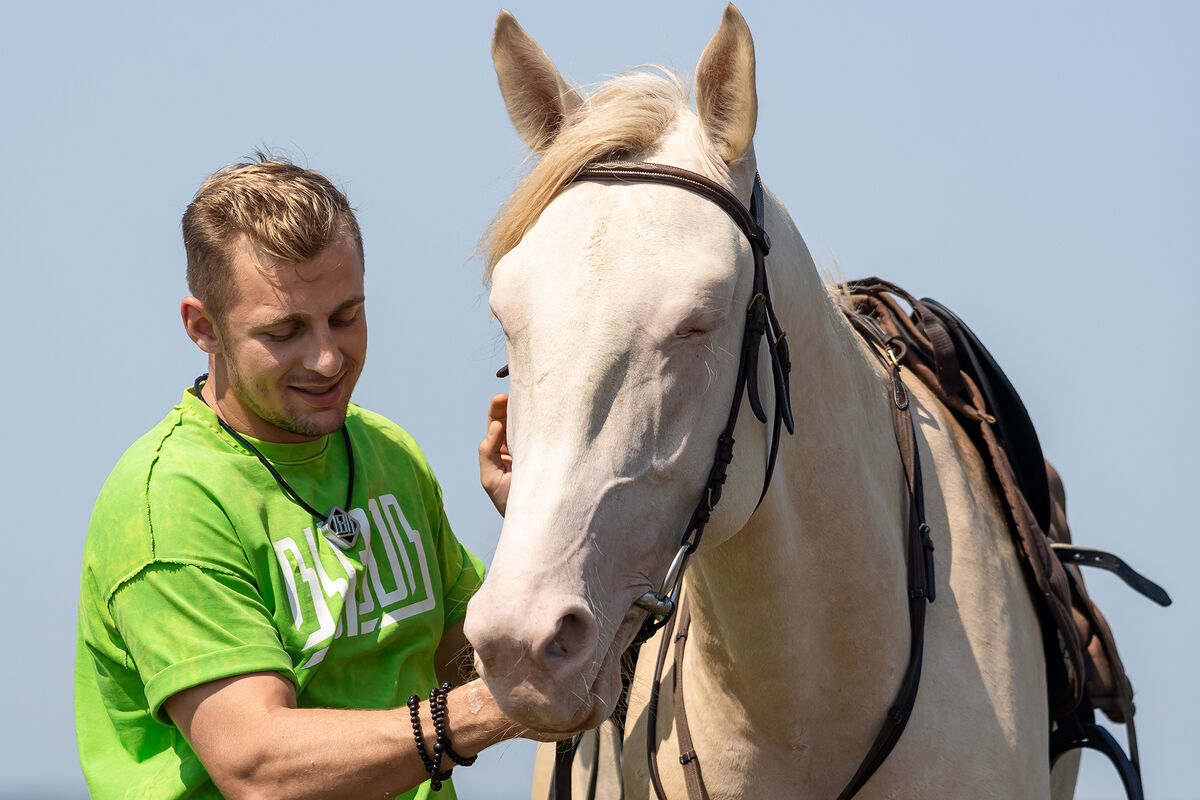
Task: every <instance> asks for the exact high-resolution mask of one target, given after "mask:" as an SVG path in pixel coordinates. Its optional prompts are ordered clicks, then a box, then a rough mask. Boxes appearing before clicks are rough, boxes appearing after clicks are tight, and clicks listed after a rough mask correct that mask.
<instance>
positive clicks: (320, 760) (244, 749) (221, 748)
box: [171, 676, 520, 799]
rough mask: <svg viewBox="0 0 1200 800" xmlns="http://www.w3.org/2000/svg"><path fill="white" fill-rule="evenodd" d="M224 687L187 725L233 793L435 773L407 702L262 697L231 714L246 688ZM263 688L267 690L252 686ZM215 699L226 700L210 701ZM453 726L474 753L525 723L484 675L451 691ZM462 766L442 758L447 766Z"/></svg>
mask: <svg viewBox="0 0 1200 800" xmlns="http://www.w3.org/2000/svg"><path fill="white" fill-rule="evenodd" d="M257 677H259V676H243V677H242V678H240V679H237V680H246V679H253V678H257ZM276 677H277V676H276ZM280 680H282V679H280ZM285 683H286V681H285ZM234 688H235V691H236V689H237V687H234ZM241 688H242V689H246V688H253V687H246V686H243V687H241ZM288 688H289V689H290V684H288ZM220 694H221V693H220V692H218V693H217V694H214V695H212V696H211V697H210V698H207V699H206V700H205V703H204V704H201V705H199V706H197V707H196V709H195V713H194V714H193V715H191V718H190V724H189V725H188V726H187V727H186V728H185V727H184V725H183V724H181V725H180V727H181V728H183V729H184V733H185V735H187V737H188V739H189V741H190V742H191V743H192V746H193V747H194V748H195V750H196V752H197V753H198V754H199V755H200V758H201V761H203V763H204V765H205V768H206V769H208V772H209V774H210V775H211V776H212V778H213V781H214V782H215V783H216V784H217V787H218V788H219V789H220V790H221V791H222V793H223V794H225V796H226V797H229V798H231V799H232V798H273V797H282V798H296V799H299V798H342V797H345V798H361V797H377V798H389V797H395V796H396V795H399V794H402V793H404V792H406V791H408V790H409V789H411V788H413V787H414V786H416V785H418V784H420V783H421V782H422V781H424V780H426V779H427V778H428V777H429V774H428V772H427V771H426V769H425V765H424V763H423V762H422V760H421V757H420V755H419V754H418V752H417V748H416V741H415V737H414V735H413V728H412V722H411V719H410V714H409V710H408V708H407V707H403V706H402V707H400V708H396V709H388V710H382V711H374V710H371V711H366V710H352V709H310V708H296V707H295V706H294V701H293V702H292V704H291V705H288V704H277V703H274V702H271V700H268V701H267V703H266V704H265V705H262V706H260V707H255V701H254V700H253V699H251V701H250V705H249V707H247V706H245V705H243V706H242V708H241V712H240V713H235V714H232V715H231V714H229V713H228V704H229V703H230V702H238V701H239V698H238V697H237V696H236V695H235V696H226V697H224V698H221V697H220V696H219V695H220ZM255 696H259V697H261V695H250V697H251V698H253V697H255ZM210 699H212V700H217V705H216V706H214V707H209V708H207V709H206V708H205V707H204V706H205V705H206V704H207V702H208V700H210ZM171 711H172V716H175V710H174V709H171ZM420 719H421V731H422V733H423V735H424V745H425V752H426V753H428V754H429V755H430V757H433V755H434V743H435V741H436V733H435V731H434V725H433V721H432V718H431V716H430V711H429V703H428V701H425V702H422V704H421V707H420ZM446 728H447V732H448V736H449V738H450V741H451V743H452V745H453V747H454V750H455V752H457V753H458V754H459V755H461V756H463V757H464V758H469V757H471V756H473V755H475V754H477V753H479V752H480V751H481V750H483V749H484V748H486V747H489V746H490V745H493V744H496V743H498V742H500V741H503V740H505V739H509V738H514V737H515V736H517V735H519V733H520V731H519V730H518V729H517V728H515V726H513V725H512V723H511V722H510V721H509V720H508V719H507V718H506V717H505V716H504V715H503V713H501V711H500V709H499V708H498V707H497V706H496V703H495V701H494V700H493V699H492V696H491V693H490V692H488V690H487V687H486V686H485V685H484V684H483V682H482V681H474V682H472V683H470V684H467V685H466V686H461V687H458V688H456V689H453V690H451V691H450V693H449V694H448V695H447V697H446ZM453 766H454V764H453V762H451V761H450V759H449V758H448V757H443V758H442V763H441V765H440V769H442V770H446V769H450V768H451V767H453Z"/></svg>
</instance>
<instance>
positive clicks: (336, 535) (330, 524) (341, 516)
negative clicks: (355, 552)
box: [317, 506, 360, 550]
mask: <svg viewBox="0 0 1200 800" xmlns="http://www.w3.org/2000/svg"><path fill="white" fill-rule="evenodd" d="M317 530H319V531H320V532H321V533H323V534H325V537H326V538H327V539H329V541H330V542H332V543H333V544H334V545H335V546H336V547H338V548H340V549H342V550H349V549H350V548H351V547H354V545H355V544H356V543H357V542H358V534H359V530H360V529H359V525H358V520H356V519H355V518H354V517H352V516H350V514H349V513H348V512H347V511H344V510H343V509H341V508H339V507H338V506H334V507H333V508H331V509H329V516H327V517H325V521H324V522H322V523H321V524H320V525H319V526H318V527H317Z"/></svg>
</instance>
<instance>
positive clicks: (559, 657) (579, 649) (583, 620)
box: [541, 609, 596, 673]
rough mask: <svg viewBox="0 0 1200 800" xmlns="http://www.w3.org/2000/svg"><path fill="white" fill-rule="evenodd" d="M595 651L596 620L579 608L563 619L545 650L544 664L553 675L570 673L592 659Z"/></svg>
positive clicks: (561, 618)
mask: <svg viewBox="0 0 1200 800" xmlns="http://www.w3.org/2000/svg"><path fill="white" fill-rule="evenodd" d="M595 648H596V624H595V620H594V618H593V617H592V615H591V613H590V612H588V611H587V610H585V609H576V610H573V611H570V612H568V613H566V614H564V615H563V616H561V617H559V619H558V622H557V623H556V624H555V626H554V632H553V634H552V635H551V636H550V637H549V638H548V640H547V641H546V643H545V645H544V647H542V648H541V656H542V662H543V664H544V665H545V667H546V669H547V670H548V671H549V672H551V673H555V672H562V671H566V670H569V669H571V668H572V667H578V666H579V665H580V664H581V663H582V662H584V661H586V660H587V659H589V658H591V656H592V652H593V651H594V650H595Z"/></svg>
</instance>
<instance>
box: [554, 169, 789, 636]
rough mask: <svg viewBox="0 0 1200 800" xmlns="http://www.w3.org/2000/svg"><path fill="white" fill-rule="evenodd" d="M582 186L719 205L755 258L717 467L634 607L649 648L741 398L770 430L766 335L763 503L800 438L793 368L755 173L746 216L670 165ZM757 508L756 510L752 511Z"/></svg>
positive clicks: (724, 455)
mask: <svg viewBox="0 0 1200 800" xmlns="http://www.w3.org/2000/svg"><path fill="white" fill-rule="evenodd" d="M580 181H604V182H609V183H661V184H666V185H668V186H677V187H679V188H681V189H687V190H688V191H690V192H693V193H695V194H698V195H700V196H701V197H703V198H705V199H707V200H710V201H712V202H713V203H716V204H717V205H718V206H720V207H721V209H722V210H723V211H725V213H726V214H728V215H729V216H730V217H731V218H732V219H733V221H734V223H735V224H736V225H737V226H738V228H739V229H740V230H741V231H742V233H743V234H745V236H746V239H747V240H748V241H749V242H750V249H751V250H752V251H753V253H754V279H753V284H752V286H751V290H750V302H749V303H748V304H747V306H746V324H745V329H744V333H743V336H742V350H741V359H740V361H739V363H738V373H737V384H736V386H735V388H734V392H733V404H732V405H731V407H730V409H729V417H728V419H727V420H726V422H725V429H724V430H723V431H721V435H720V436H718V437H717V452H716V454H715V455H714V456H713V465H712V468H711V469H709V471H708V480H707V481H706V482H705V484H704V490H703V491H702V492H701V496H700V501H699V502H698V503H697V504H696V508H695V509H694V510H693V511H692V516H691V518H690V519H689V520H688V524H687V528H686V529H684V532H683V537H682V538H681V540H680V543H679V550H678V552H676V554H675V558H674V559H672V561H671V566H670V567H669V568H668V569H667V574H666V577H665V578H664V579H663V583H662V588H661V589H659V591H658V592H657V593H655V592H647V593H646V594H644V595H642V596H641V597H640V598H638V600H637V601H635V603H634V605H636V606H637V607H638V608H641V609H644V610H646V611H648V612H650V615H649V616H648V617H647V618H646V621H645V623H644V624H643V625H642V629H641V631H640V632H639V633H638V636H637V639H636V640H635V641H636V642H637V643H639V644H640V643H642V642H645V641H646V640H647V639H649V638H650V637H651V636H653V635H654V632H655V631H657V630H658V629H659V628H661V627H662V626H663V625H665V624H666V622H667V620H668V619H670V618H671V615H672V614H673V613H674V611H675V605H676V602H677V601H678V599H679V588H680V586H681V584H682V581H683V572H684V570H685V569H686V568H687V563H688V561H689V560H690V559H691V556H692V554H693V553H695V552H696V548H697V547H699V546H700V538H701V537H702V536H703V535H704V527H705V526H706V525H707V524H708V522H709V520H710V519H711V518H712V511H713V509H714V508H716V505H717V503H718V502H720V500H721V491H722V487H723V486H724V484H725V473H726V470H727V469H728V467H729V464H730V462H731V461H733V431H734V429H735V428H736V427H737V421H738V413H739V412H740V411H741V408H742V397H743V395H747V396H748V397H749V400H750V408H751V410H752V411H753V412H754V416H755V417H757V418H758V421H759V422H761V423H763V424H764V425H765V424H767V414H766V411H765V410H764V409H763V405H762V399H761V397H760V396H759V389H758V358H759V349H760V348H759V344H760V342H761V341H762V339H763V336H764V334H765V335H766V341H767V350H768V352H769V353H770V356H771V373H772V376H773V379H774V382H775V418H774V424H773V427H772V432H771V446H770V448H769V450H768V454H767V466H766V474H765V475H764V477H763V487H762V492H761V493H760V494H759V496H758V502H759V503H760V504H761V503H762V499H763V498H764V497H766V495H767V487H768V486H770V484H771V475H772V473H773V472H774V471H775V459H776V456H777V455H778V454H779V439H780V436H781V431H782V429H783V428H784V427H786V428H787V432H788V433H793V432H794V431H795V422H794V421H793V419H792V399H791V392H790V389H789V385H788V374H789V373H790V372H791V369H792V364H791V361H790V360H789V359H788V345H787V340H786V338H785V337H786V334H785V333H784V331H783V329H782V328H781V327H780V325H779V319H778V318H777V317H776V316H775V309H774V307H773V306H772V305H771V289H770V286H769V285H768V284H767V253H768V252H770V250H771V240H770V238H769V237H768V236H767V232H766V230H765V229H764V227H763V215H764V211H763V206H764V202H763V185H762V181H761V180H760V179H759V177H758V174H757V173H755V175H754V189H753V191H752V192H751V195H750V208H749V209H747V208H746V207H745V206H744V205H742V202H741V201H740V200H738V199H737V197H735V196H734V195H733V194H732V193H731V192H730V191H729V190H728V189H726V188H725V187H724V186H721V185H720V184H718V183H716V182H715V181H712V180H710V179H708V178H706V177H704V176H703V175H698V174H696V173H694V172H690V171H688V170H686V169H680V168H679V167H672V166H668V165H666V164H650V163H645V162H627V161H617V162H607V163H601V164H594V165H592V166H590V167H588V168H586V169H584V170H583V171H581V172H580V173H579V174H578V175H576V176H575V180H574V181H572V182H573V183H578V182H580ZM755 508H757V506H755Z"/></svg>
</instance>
